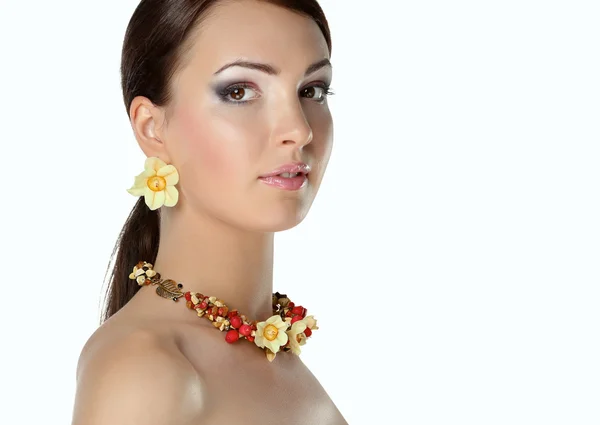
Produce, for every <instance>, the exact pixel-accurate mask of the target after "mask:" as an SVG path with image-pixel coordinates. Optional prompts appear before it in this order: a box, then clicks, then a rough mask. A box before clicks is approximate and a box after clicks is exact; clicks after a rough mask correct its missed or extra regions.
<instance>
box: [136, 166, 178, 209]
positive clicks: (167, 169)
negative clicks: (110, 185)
mask: <svg viewBox="0 0 600 425" xmlns="http://www.w3.org/2000/svg"><path fill="white" fill-rule="evenodd" d="M178 182H179V173H178V172H177V169H176V168H175V166H174V165H167V164H166V163H165V162H164V161H162V160H161V159H160V158H157V157H155V156H153V157H150V158H146V162H145V163H144V171H142V172H141V173H140V174H138V175H137V176H135V181H134V183H133V186H131V188H129V189H127V192H129V193H130V194H132V195H133V196H143V197H144V200H145V201H146V205H148V208H150V209H151V210H156V209H158V208H160V207H161V206H163V205H164V206H165V207H172V206H174V205H175V204H177V201H178V200H179V191H178V190H177V188H176V187H175V185H176V184H177V183H178Z"/></svg>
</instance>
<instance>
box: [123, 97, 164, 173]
mask: <svg viewBox="0 0 600 425" xmlns="http://www.w3.org/2000/svg"><path fill="white" fill-rule="evenodd" d="M129 115H130V121H131V127H132V128H133V132H134V133H135V138H136V140H137V142H138V144H139V145H140V149H142V151H143V152H144V154H145V155H146V156H147V157H152V156H155V157H158V158H160V159H162V160H163V161H165V162H166V163H167V164H169V163H170V162H171V158H169V154H168V152H167V149H166V146H165V143H164V142H163V140H162V138H161V134H162V130H163V128H162V126H163V123H164V119H165V112H164V110H163V108H160V107H158V106H155V105H154V104H153V103H152V102H151V101H150V99H148V98H147V97H144V96H136V98H135V99H133V101H132V102H131V106H130V108H129Z"/></svg>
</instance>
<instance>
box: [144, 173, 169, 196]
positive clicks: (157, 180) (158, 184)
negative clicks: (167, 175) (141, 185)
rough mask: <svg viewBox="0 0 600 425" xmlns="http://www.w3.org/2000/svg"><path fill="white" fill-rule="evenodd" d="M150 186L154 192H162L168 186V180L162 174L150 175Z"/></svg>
mask: <svg viewBox="0 0 600 425" xmlns="http://www.w3.org/2000/svg"><path fill="white" fill-rule="evenodd" d="M148 187H149V188H150V190H152V191H154V192H160V191H161V190H164V189H165V187H167V181H166V180H165V179H164V177H161V176H154V177H150V178H149V179H148Z"/></svg>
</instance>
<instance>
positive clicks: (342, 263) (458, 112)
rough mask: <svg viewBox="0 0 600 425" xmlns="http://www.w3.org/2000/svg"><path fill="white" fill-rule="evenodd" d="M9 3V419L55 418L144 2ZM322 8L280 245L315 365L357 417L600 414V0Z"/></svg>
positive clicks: (111, 206) (63, 417)
mask: <svg viewBox="0 0 600 425" xmlns="http://www.w3.org/2000/svg"><path fill="white" fill-rule="evenodd" d="M0 4H1V8H0V43H1V44H0V47H1V56H0V61H1V62H0V63H1V66H0V81H1V82H2V94H1V98H0V99H1V100H0V108H1V110H0V122H1V127H0V129H1V134H0V140H1V143H2V145H1V146H2V150H1V153H2V159H3V161H2V168H1V170H2V173H1V178H0V181H1V182H2V187H3V191H2V210H1V214H2V217H1V226H2V227H1V233H0V237H1V240H2V244H1V245H0V246H1V248H0V249H1V250H2V251H1V256H0V263H1V264H0V265H1V273H2V278H3V279H2V284H3V290H2V303H1V306H2V308H1V309H0V314H1V319H2V347H1V349H0V356H1V363H0V364H1V366H0V367H1V373H2V375H1V378H0V387H1V388H0V389H1V391H2V397H1V401H0V405H1V409H0V423H2V424H34V423H45V424H65V423H69V421H70V419H71V411H72V403H73V397H74V393H75V367H76V363H77V359H78V356H79V350H80V349H81V347H82V346H83V344H84V343H85V341H86V340H87V338H88V337H89V336H90V335H91V333H92V332H93V331H94V330H95V329H96V327H97V325H98V320H99V312H100V300H101V294H102V293H103V290H104V289H105V288H104V285H103V278H104V272H105V269H106V266H107V263H108V260H109V256H110V253H111V250H112V247H113V244H114V242H115V240H116V237H117V235H118V232H119V230H120V228H121V226H122V224H123V222H124V220H125V218H126V217H127V215H128V213H129V211H130V209H131V207H132V206H133V204H134V202H135V200H136V198H134V197H132V196H131V195H129V194H128V193H127V192H126V191H125V189H126V188H128V187H130V185H131V184H132V181H133V176H134V175H135V174H137V173H139V172H140V170H141V168H140V167H142V164H143V159H144V156H143V154H142V152H141V151H140V150H139V147H138V146H137V143H136V142H135V139H134V137H133V132H132V130H131V126H130V123H129V121H128V119H127V114H126V111H125V108H124V106H123V104H122V100H121V91H120V85H119V60H120V54H121V43H122V38H123V35H124V32H125V28H126V25H127V22H128V20H129V18H130V16H131V13H132V12H133V10H134V8H135V7H136V5H137V1H132V0H119V1H102V2H99V1H83V0H78V1H65V0H63V1H59V0H54V1H22V0H12V1H6V0H3V1H2V2H1V3H0ZM321 4H322V6H323V8H324V10H325V12H326V14H327V16H328V19H329V21H330V26H331V31H332V37H333V55H332V62H333V65H334V72H333V75H334V77H333V84H332V89H333V91H334V92H335V95H334V96H332V97H331V98H330V105H331V109H332V112H333V115H334V123H335V145H334V150H333V154H332V158H331V161H330V165H329V169H328V171H327V173H326V175H325V179H324V181H323V185H322V187H321V191H320V192H319V195H318V197H317V200H316V201H315V203H314V204H313V208H312V210H311V212H310V213H309V216H308V217H307V218H306V220H305V221H304V222H303V223H302V224H301V225H300V226H298V227H297V228H294V229H292V230H290V231H287V232H284V233H279V234H277V237H276V238H277V251H276V254H277V255H276V264H275V288H276V290H281V291H283V292H287V293H288V294H290V296H292V294H293V297H292V298H294V299H296V300H299V301H301V303H302V304H304V305H305V306H307V307H308V309H309V311H310V312H312V314H314V315H315V316H316V317H317V319H318V320H319V324H320V330H319V331H318V333H315V335H314V339H312V340H311V343H310V344H308V345H307V346H306V348H305V349H304V350H303V354H302V355H303V358H304V361H305V362H306V363H307V364H308V365H309V367H310V368H311V369H312V370H313V372H314V374H315V375H316V376H317V377H318V379H319V380H320V381H321V383H322V384H323V386H324V387H325V388H326V390H327V391H328V392H329V394H330V395H331V397H332V398H333V400H334V401H335V403H336V404H337V406H338V407H339V409H340V410H341V412H342V413H343V414H344V415H345V417H346V418H347V420H348V421H349V423H350V424H353V425H354V424H375V423H383V422H384V421H386V423H390V424H410V425H417V424H436V425H438V424H461V425H466V424H478V425H480V424H486V425H487V424H528V425H530V424H578V425H584V424H598V423H600V405H599V400H600V360H599V359H600V342H599V325H600V320H599V319H600V317H599V316H600V314H599V311H600V308H599V301H600V289H599V285H598V283H599V267H598V266H599V261H598V260H599V258H600V257H599V255H600V244H599V241H600V238H599V237H600V224H599V223H600V220H599V218H600V200H599V196H598V183H599V181H600V166H599V159H600V147H599V135H600V134H599V133H600V130H599V128H600V127H599V124H600V121H599V116H600V115H599V114H600V55H599V52H600V49H599V48H600V46H599V45H600V25H598V22H600V7H599V3H598V2H595V1H574V0H570V1H525V0H519V1H508V0H504V1H495V2H492V1H485V2H483V1H470V2H469V1H454V2H448V1H419V2H416V1H414V2H407V1H390V0H370V1H368V2H366V1H362V0H343V1H342V0H322V2H321ZM299 253H301V255H299ZM311 425H313V424H311Z"/></svg>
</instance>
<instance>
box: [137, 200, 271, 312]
mask: <svg viewBox="0 0 600 425" xmlns="http://www.w3.org/2000/svg"><path fill="white" fill-rule="evenodd" d="M186 214H187V215H186ZM161 215H162V216H161V230H160V245H159V250H158V254H157V258H156V260H155V261H154V270H156V271H157V272H158V273H160V275H161V278H162V279H172V280H174V281H176V282H177V283H182V284H183V288H182V290H183V291H184V292H185V291H192V292H200V293H202V294H204V295H206V296H215V297H217V298H218V299H221V300H222V301H223V302H224V303H225V304H226V305H227V306H228V307H229V308H230V309H237V310H239V312H240V313H241V314H245V315H246V316H247V317H248V319H250V320H259V321H262V320H266V319H267V318H268V317H270V316H271V315H272V314H273V310H272V293H273V233H272V232H267V233H265V232H253V231H248V230H244V229H239V228H236V227H234V226H232V225H231V224H228V223H225V222H222V221H220V220H218V219H215V218H213V217H209V216H198V215H196V214H192V213H191V212H189V210H188V212H187V213H186V212H185V211H161ZM142 289H149V288H142ZM151 295H152V296H154V297H156V298H160V297H159V296H158V295H156V294H151ZM163 301H165V302H166V300H163ZM183 302H185V301H184V300H183ZM176 310H178V311H179V312H180V313H179V312H175V310H173V309H169V311H172V314H176V315H179V314H181V315H186V317H190V314H191V313H190V312H189V311H187V309H186V308H181V307H179V308H178V309H176Z"/></svg>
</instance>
